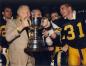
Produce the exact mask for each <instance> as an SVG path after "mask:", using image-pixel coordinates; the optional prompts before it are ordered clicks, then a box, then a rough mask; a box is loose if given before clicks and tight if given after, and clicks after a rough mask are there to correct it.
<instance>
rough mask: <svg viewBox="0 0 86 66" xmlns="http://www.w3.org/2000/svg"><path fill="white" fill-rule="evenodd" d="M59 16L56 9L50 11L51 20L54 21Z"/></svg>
mask: <svg viewBox="0 0 86 66" xmlns="http://www.w3.org/2000/svg"><path fill="white" fill-rule="evenodd" d="M59 18H60V16H59V14H58V13H57V12H56V11H53V12H52V13H51V21H52V22H53V21H55V20H57V19H59Z"/></svg>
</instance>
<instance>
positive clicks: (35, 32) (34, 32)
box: [25, 18, 47, 53]
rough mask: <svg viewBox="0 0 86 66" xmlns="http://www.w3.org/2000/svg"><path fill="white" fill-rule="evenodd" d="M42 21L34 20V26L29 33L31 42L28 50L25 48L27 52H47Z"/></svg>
mask: <svg viewBox="0 0 86 66" xmlns="http://www.w3.org/2000/svg"><path fill="white" fill-rule="evenodd" d="M40 23H41V19H39V18H33V19H32V25H31V27H30V29H29V30H28V32H29V35H28V36H29V42H28V44H27V48H25V52H26V53H29V52H42V51H46V50H47V47H46V46H45V42H44V39H43V37H42V28H41V25H40Z"/></svg>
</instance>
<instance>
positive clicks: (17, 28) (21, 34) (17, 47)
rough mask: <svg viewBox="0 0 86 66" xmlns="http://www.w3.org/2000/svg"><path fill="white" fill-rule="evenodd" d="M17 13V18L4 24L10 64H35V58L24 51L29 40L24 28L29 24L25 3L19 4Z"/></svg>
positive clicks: (21, 65)
mask: <svg viewBox="0 0 86 66" xmlns="http://www.w3.org/2000/svg"><path fill="white" fill-rule="evenodd" d="M17 14H18V17H17V19H15V20H10V21H9V22H8V23H7V25H6V39H7V41H8V42H9V54H10V66H35V59H34V58H33V57H32V56H30V55H27V54H26V53H25V52H24V49H25V48H26V47H27V44H28V42H29V38H28V35H27V31H26V30H25V28H26V27H29V26H30V25H31V20H30V9H29V7H28V6H27V5H21V6H20V7H19V8H18V10H17Z"/></svg>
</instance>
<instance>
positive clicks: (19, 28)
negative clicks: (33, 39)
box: [17, 20, 29, 32]
mask: <svg viewBox="0 0 86 66" xmlns="http://www.w3.org/2000/svg"><path fill="white" fill-rule="evenodd" d="M17 26H18V27H17V30H19V31H20V32H21V31H22V30H23V29H24V28H26V27H29V24H28V20H23V21H22V22H21V23H18V25H17Z"/></svg>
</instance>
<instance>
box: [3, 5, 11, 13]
mask: <svg viewBox="0 0 86 66" xmlns="http://www.w3.org/2000/svg"><path fill="white" fill-rule="evenodd" d="M6 8H9V9H11V10H12V8H11V7H10V6H5V7H4V8H3V9H2V12H4V11H5V9H6Z"/></svg>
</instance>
